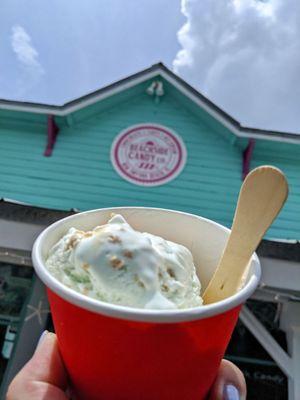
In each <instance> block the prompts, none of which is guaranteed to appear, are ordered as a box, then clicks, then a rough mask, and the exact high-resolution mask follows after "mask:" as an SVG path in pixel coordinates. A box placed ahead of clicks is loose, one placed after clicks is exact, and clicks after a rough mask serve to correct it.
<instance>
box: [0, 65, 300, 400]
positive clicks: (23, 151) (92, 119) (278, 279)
mask: <svg viewBox="0 0 300 400" xmlns="http://www.w3.org/2000/svg"><path fill="white" fill-rule="evenodd" d="M299 144H300V136H297V135H296V134H290V133H283V132H271V131H263V130H259V129H252V128H245V127H242V126H241V125H240V124H239V123H238V122H237V121H235V120H234V119H232V118H231V117H230V116H228V115H227V114H226V113H224V112H223V111H222V110H220V109H219V108H218V107H216V106H215V105H214V104H212V103H211V102H210V101H209V100H208V99H206V98H205V97H203V96H202V95H201V94H199V93H198V92H196V91H195V90H194V89H193V88H191V87H190V86H189V85H187V84H186V83H185V82H184V81H182V80H181V79H180V78H178V77H177V76H175V75H174V74H173V73H172V72H170V71H169V70H168V69H167V68H165V67H164V66H163V65H162V64H157V65H154V66H152V67H151V68H149V69H147V70H145V71H142V72H140V73H138V74H136V75H133V76H131V77H129V78H126V79H124V80H122V81H119V82H117V83H115V84H113V85H111V86H109V87H107V88H104V89H101V90H99V91H97V92H94V93H91V94H89V95H87V96H84V97H82V98H80V99H77V100H74V101H72V102H70V103H67V104H65V105H63V106H50V105H42V104H29V103H18V102H10V101H1V102H0V156H1V157H0V183H1V186H0V198H3V199H4V200H3V201H2V202H1V203H0V250H1V251H0V262H1V270H2V275H1V276H2V281H0V290H3V293H4V290H5V289H1V282H2V286H3V287H8V285H7V282H9V281H10V282H11V284H12V282H13V280H12V278H11V276H12V274H15V275H17V276H16V279H17V281H16V280H15V281H14V285H15V286H18V285H19V287H22V290H19V292H20V293H21V291H22V293H23V297H22V296H21V297H20V298H19V300H18V301H19V303H20V304H21V303H22V302H25V303H26V307H25V306H23V308H22V307H21V308H22V313H21V316H20V315H19V313H17V312H16V313H15V314H14V313H11V315H10V316H9V315H8V314H7V315H6V316H5V318H2V317H1V318H2V319H1V321H3V326H4V324H6V326H10V327H11V330H12V331H11V332H10V331H7V330H6V328H5V329H4V331H3V332H4V333H2V334H1V333H0V334H1V335H2V336H3V337H4V336H5V335H6V339H3V340H4V341H6V342H7V344H6V349H11V350H6V351H7V354H14V355H15V357H13V358H15V359H14V366H13V365H12V363H11V365H10V367H9V368H8V369H6V377H5V380H4V382H3V387H4V385H5V383H7V382H8V381H9V379H10V377H11V376H12V375H13V373H14V372H15V369H17V368H18V365H21V364H22V362H23V361H24V360H25V359H26V357H27V356H28V354H30V352H31V351H32V349H33V348H34V346H35V343H36V340H37V337H38V335H39V332H40V330H41V329H43V328H44V326H45V325H46V323H47V317H48V309H47V307H48V306H47V302H46V298H45V295H44V291H43V287H42V286H41V285H40V283H39V281H38V280H36V279H35V278H33V280H32V279H31V274H32V270H31V269H30V265H31V262H30V250H31V246H32V243H33V240H34V238H35V237H36V236H37V234H38V233H39V232H40V231H41V230H42V229H43V227H45V226H47V225H49V224H50V223H51V222H53V221H55V220H57V219H59V218H62V217H63V216H65V215H68V214H70V213H72V212H76V211H77V210H79V211H82V210H87V209H93V208H100V207H111V206H124V205H132V206H151V207H163V208H173V209H177V210H182V211H187V212H191V213H196V214H199V215H202V216H204V217H206V218H210V219H213V220H216V221H217V222H219V223H221V224H224V225H226V226H229V227H230V225H231V222H232V218H233V213H234V207H235V203H236V200H237V195H238V191H239V188H240V185H241V182H242V179H243V176H244V175H245V174H246V173H247V172H248V171H249V170H250V169H252V168H254V167H255V166H257V165H262V164H273V165H275V166H277V167H279V168H281V169H282V170H283V171H284V172H285V173H286V175H287V178H288V180H289V184H290V196H289V199H288V202H287V203H286V206H285V207H284V210H283V211H282V212H281V213H280V215H279V217H278V218H277V220H276V221H275V222H274V224H273V225H272V227H271V228H270V230H269V231H268V232H267V235H266V237H265V239H266V240H265V241H264V242H263V243H262V245H261V247H260V255H261V256H262V259H261V260H262V265H263V280H262V282H263V284H262V286H261V288H260V289H259V290H258V291H257V293H256V294H255V297H256V298H257V299H260V300H263V301H266V300H267V301H272V302H277V303H278V304H283V306H282V307H281V308H282V311H281V313H280V317H279V318H280V320H281V326H282V328H283V329H284V330H285V331H286V332H287V333H288V336H287V337H288V344H289V355H287V354H286V352H284V351H283V350H281V349H280V348H279V346H278V345H277V344H276V342H275V341H274V342H273V341H272V338H271V336H270V335H269V334H268V332H267V331H266V330H264V328H263V326H262V325H261V324H260V322H259V321H258V320H257V319H255V318H254V316H253V314H252V313H250V312H249V310H248V309H246V308H245V310H244V312H243V314H242V317H241V319H242V321H243V322H244V324H245V325H246V326H247V327H248V328H249V329H250V330H252V331H253V333H254V334H256V336H257V337H258V339H259V340H260V341H261V343H262V344H263V346H264V347H265V348H266V349H267V351H269V352H270V353H271V354H272V357H273V358H274V359H275V361H276V362H277V364H278V365H279V366H280V368H281V369H282V370H283V371H284V373H285V374H286V375H287V376H288V377H289V395H290V399H296V397H295V393H297V390H298V393H299V392H300V387H299V385H300V371H299V367H297V365H296V362H295V360H296V358H297V354H298V359H299V357H300V339H299V328H300V322H299V320H298V321H297V316H298V315H300V312H299V311H298V313H297V312H296V309H298V310H299V308H300V307H299V294H300V288H299V282H300V267H299V258H300V257H299V246H298V244H297V241H298V240H299V238H300V214H299V209H300V186H299V183H298V182H299V178H300V170H299V159H300V158H299V156H300V146H299ZM9 199H11V200H9ZM12 265H24V271H25V270H26V271H29V272H26V273H25V272H24V274H25V277H24V276H23V275H22V273H19V272H16V271H17V269H15V270H14V267H12ZM27 268H28V269H27ZM11 271H13V272H11ZM22 279H25V280H26V279H27V281H26V282H25V281H22ZM28 280H29V281H30V282H31V281H32V282H33V284H30V285H29V286H30V289H29V288H28V284H27V282H28ZM0 293H1V292H0ZM3 296H4V295H3ZM5 296H7V294H5ZM3 298H4V297H3ZM21 298H22V300H21ZM24 299H25V300H24ZM3 301H4V300H3ZM5 301H6V300H5ZM28 301H29V302H28ZM9 302H11V300H9ZM0 304H2V303H0ZM17 314H18V316H16V315H17ZM13 318H16V319H15V320H14V319H13ZM4 319H5V322H4ZM34 324H35V326H34ZM20 327H22V328H20ZM297 329H298V331H297ZM297 332H298V333H297ZM297 335H298V336H297ZM9 342H14V349H13V350H12V346H11V345H10V344H9ZM25 344H26V349H28V352H27V353H26V351H25V352H24V347H25ZM21 347H22V348H21ZM11 351H12V352H11ZM25 353H26V354H25ZM290 356H291V357H290ZM22 357H23V358H22ZM17 358H19V361H17ZM11 361H12V358H11ZM297 368H298V370H297ZM297 385H298V386H297ZM297 387H298V389H297ZM293 396H294V397H293Z"/></svg>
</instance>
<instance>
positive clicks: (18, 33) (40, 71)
mask: <svg viewBox="0 0 300 400" xmlns="http://www.w3.org/2000/svg"><path fill="white" fill-rule="evenodd" d="M11 46H12V49H13V51H14V52H15V54H16V56H17V59H18V60H19V62H20V65H21V66H22V68H23V75H22V76H20V78H19V85H18V86H19V93H18V95H19V96H21V95H23V94H25V93H26V91H27V90H28V89H30V88H31V87H32V86H34V85H35V84H37V83H38V82H39V80H40V78H41V76H42V75H44V73H45V70H44V68H43V66H42V65H41V63H40V62H39V53H38V51H37V50H36V49H35V47H34V46H33V44H32V41H31V37H30V36H29V35H28V33H27V32H26V31H25V29H24V28H23V27H22V26H20V25H14V26H13V27H12V34H11Z"/></svg>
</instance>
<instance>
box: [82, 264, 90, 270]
mask: <svg viewBox="0 0 300 400" xmlns="http://www.w3.org/2000/svg"><path fill="white" fill-rule="evenodd" d="M82 268H83V269H84V270H85V271H87V270H88V269H89V268H90V266H89V264H88V263H84V264H83V265H82Z"/></svg>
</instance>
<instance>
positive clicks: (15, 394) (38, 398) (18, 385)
mask: <svg viewBox="0 0 300 400" xmlns="http://www.w3.org/2000/svg"><path fill="white" fill-rule="evenodd" d="M67 383H68V382H67V374H66V371H65V368H64V365H63V362H62V359H61V356H60V353H59V350H58V344H57V339H56V335H55V334H53V333H49V332H47V333H46V334H44V336H43V338H42V340H41V341H40V343H39V345H38V347H37V349H36V351H35V353H34V355H33V357H32V358H31V359H30V360H29V361H28V363H27V364H26V365H25V366H24V367H23V368H22V370H21V371H20V372H19V373H18V374H17V375H16V377H15V378H14V379H13V381H12V383H11V384H10V387H9V390H8V393H7V400H27V399H28V400H48V399H49V400H50V399H51V400H66V399H67V397H66V395H65V393H64V392H65V390H66V388H67Z"/></svg>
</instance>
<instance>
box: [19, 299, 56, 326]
mask: <svg viewBox="0 0 300 400" xmlns="http://www.w3.org/2000/svg"><path fill="white" fill-rule="evenodd" d="M27 308H28V309H29V310H32V312H31V313H30V314H28V315H27V317H26V318H25V322H27V321H29V320H30V319H32V318H34V317H35V316H36V317H37V319H38V321H39V324H40V325H41V326H42V325H43V321H42V314H48V313H49V312H50V310H49V309H48V308H43V300H40V301H39V303H38V306H37V307H34V306H32V305H31V304H28V305H27Z"/></svg>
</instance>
